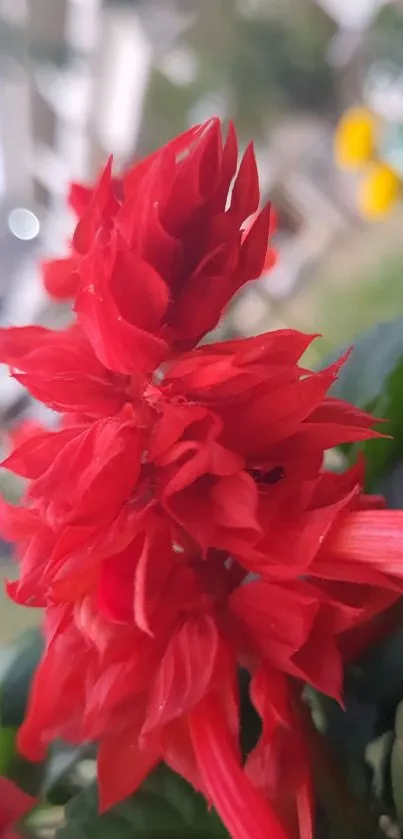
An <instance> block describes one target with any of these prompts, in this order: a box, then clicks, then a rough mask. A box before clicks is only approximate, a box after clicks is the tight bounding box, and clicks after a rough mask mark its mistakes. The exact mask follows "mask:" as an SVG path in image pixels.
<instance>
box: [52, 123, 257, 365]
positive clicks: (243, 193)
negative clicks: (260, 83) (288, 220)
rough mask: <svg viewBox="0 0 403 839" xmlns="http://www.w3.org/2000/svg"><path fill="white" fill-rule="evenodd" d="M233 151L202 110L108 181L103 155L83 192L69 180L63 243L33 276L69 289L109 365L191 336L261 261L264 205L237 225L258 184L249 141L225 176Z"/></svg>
mask: <svg viewBox="0 0 403 839" xmlns="http://www.w3.org/2000/svg"><path fill="white" fill-rule="evenodd" d="M237 157H238V154H237V141H236V136H235V132H234V129H233V127H232V125H231V126H230V128H229V132H228V136H227V139H226V141H225V143H224V142H223V140H222V137H221V128H220V124H219V121H218V120H212V121H210V122H209V123H207V124H205V125H203V126H198V127H196V128H194V129H192V130H191V131H188V132H186V134H184V135H182V136H181V137H179V138H178V139H177V140H175V141H173V142H171V143H169V144H168V145H167V146H166V147H164V148H163V149H161V150H160V151H158V152H156V153H154V154H153V155H151V156H150V157H149V158H147V159H146V160H144V161H142V162H140V163H138V164H136V165H135V166H134V167H133V169H131V170H129V171H128V172H127V173H126V174H125V175H124V176H122V177H121V178H120V179H119V180H116V179H113V178H112V175H111V162H109V164H108V166H107V167H106V169H105V171H104V173H103V175H102V177H101V179H100V181H99V183H98V185H97V187H96V188H95V190H94V191H93V193H92V194H91V193H90V192H89V191H88V190H84V191H83V189H81V190H78V188H77V187H75V189H74V191H73V193H72V194H71V198H70V200H71V202H72V203H73V205H74V207H75V208H76V209H77V210H78V211H79V212H80V219H79V222H78V225H77V228H76V231H75V233H74V236H73V240H72V252H71V255H70V257H68V258H67V259H62V260H53V261H51V262H47V263H45V265H44V282H45V285H46V287H47V289H48V291H49V293H50V294H52V295H53V296H55V297H59V298H64V297H70V296H73V295H76V311H77V313H78V316H79V320H80V322H81V323H82V325H83V328H84V330H85V331H86V333H87V335H88V338H89V340H90V342H91V344H92V346H93V347H94V350H95V351H96V352H97V354H98V355H99V356H100V357H101V356H102V359H103V361H104V362H105V363H106V364H107V365H109V366H112V367H113V369H119V371H120V372H122V373H132V372H134V371H136V370H142V369H145V370H147V371H149V370H151V369H153V367H154V366H155V365H156V364H158V363H159V362H160V361H161V360H162V359H163V358H164V357H166V356H167V353H168V354H169V352H170V351H172V350H173V351H177V350H178V349H179V348H182V347H191V346H193V345H194V344H196V343H197V342H198V341H199V340H200V338H202V337H203V335H205V334H206V332H208V331H209V330H210V329H212V328H213V327H214V326H215V325H216V324H217V322H218V319H219V317H220V315H221V312H222V310H223V308H224V307H225V306H226V304H227V303H228V301H229V299H230V298H231V297H232V296H233V294H234V293H235V292H236V291H237V290H238V289H239V288H241V286H243V285H244V284H245V283H246V282H248V281H249V280H251V279H255V278H256V277H258V276H259V275H260V274H261V272H262V270H263V268H264V266H265V265H266V267H267V266H268V261H269V262H271V261H272V255H271V252H270V256H269V257H268V256H267V253H266V252H267V241H268V235H269V222H270V211H269V208H265V209H264V210H263V211H262V212H260V213H257V214H256V215H255V218H254V221H253V224H251V225H249V228H248V231H247V233H246V234H245V233H243V232H242V227H243V224H244V222H245V220H246V219H248V218H249V217H250V216H251V214H252V213H255V211H256V209H257V206H258V203H259V188H258V179H257V171H256V163H255V158H254V154H253V149H252V146H249V147H248V148H247V150H246V152H245V154H244V156H243V158H242V160H241V163H240V167H239V171H238V173H237V174H236V171H237V162H238V161H237ZM234 178H235V180H234ZM233 180H234V183H233V187H232V182H233ZM229 196H230V197H229Z"/></svg>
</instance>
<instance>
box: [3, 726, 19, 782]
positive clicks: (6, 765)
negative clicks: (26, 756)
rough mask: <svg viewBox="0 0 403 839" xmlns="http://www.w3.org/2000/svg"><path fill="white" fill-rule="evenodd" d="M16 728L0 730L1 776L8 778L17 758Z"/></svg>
mask: <svg viewBox="0 0 403 839" xmlns="http://www.w3.org/2000/svg"><path fill="white" fill-rule="evenodd" d="M15 736H16V731H15V728H0V775H4V776H5V777H7V776H8V774H9V770H10V767H11V766H12V763H13V761H14V758H15V754H16V750H15Z"/></svg>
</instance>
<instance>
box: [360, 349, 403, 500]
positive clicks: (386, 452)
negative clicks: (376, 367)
mask: <svg viewBox="0 0 403 839" xmlns="http://www.w3.org/2000/svg"><path fill="white" fill-rule="evenodd" d="M372 412H373V413H374V415H375V416H377V417H382V418H384V419H386V420H387V423H386V424H382V426H379V430H381V431H384V432H386V433H387V434H388V435H390V436H391V438H392V439H381V440H376V441H370V442H367V443H365V444H364V447H363V449H364V453H365V461H366V481H367V486H368V487H369V488H371V489H373V488H374V487H375V486H376V482H377V481H379V480H380V479H381V478H383V477H384V476H385V475H387V474H388V473H389V472H390V471H391V470H392V469H393V467H394V466H395V465H396V463H397V462H398V461H400V460H402V459H403V360H400V361H399V362H398V364H397V365H396V367H395V369H394V370H393V371H392V372H391V373H390V374H389V376H388V377H387V378H386V379H385V380H384V382H383V389H382V392H381V393H380V395H379V397H378V399H377V400H376V402H375V404H374V405H373V407H372Z"/></svg>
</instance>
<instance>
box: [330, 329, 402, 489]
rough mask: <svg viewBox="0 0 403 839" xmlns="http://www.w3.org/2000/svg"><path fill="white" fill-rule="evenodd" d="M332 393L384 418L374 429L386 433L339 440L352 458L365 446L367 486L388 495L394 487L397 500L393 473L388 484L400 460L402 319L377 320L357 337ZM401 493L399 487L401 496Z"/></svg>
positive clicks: (395, 479) (375, 415) (363, 449)
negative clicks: (365, 439) (354, 440)
mask: <svg viewBox="0 0 403 839" xmlns="http://www.w3.org/2000/svg"><path fill="white" fill-rule="evenodd" d="M344 349H345V348H344ZM331 395H332V396H335V397H337V398H339V399H344V400H346V401H348V402H351V403H352V404H354V405H357V406H358V407H360V408H363V409H364V410H366V411H369V412H371V413H372V414H373V415H374V417H379V418H381V419H383V420H386V422H382V423H381V424H379V426H378V430H379V431H381V432H382V433H384V434H387V435H390V436H389V437H388V438H387V439H378V440H370V441H368V442H366V443H363V444H356V445H349V446H343V449H344V450H345V451H346V452H348V454H349V459H350V460H351V461H353V460H355V459H356V455H357V453H358V451H363V452H364V455H365V462H366V489H367V490H369V491H371V492H373V491H375V492H382V494H386V497H388V495H389V493H392V494H394V496H395V501H396V490H397V477H396V476H395V478H394V485H393V489H392V487H390V486H389V477H390V475H391V474H392V472H393V471H394V469H395V467H396V464H397V463H399V461H401V460H402V461H403V321H402V320H400V319H399V320H396V321H390V322H388V323H381V324H378V325H377V326H376V327H375V328H374V329H372V330H371V331H370V332H367V333H364V335H362V336H360V337H359V338H358V339H357V341H356V342H355V345H354V349H353V351H352V353H351V356H350V357H349V359H348V360H347V362H346V364H345V365H344V367H343V368H342V369H341V371H340V375H339V379H338V380H337V382H335V384H334V385H333V387H332V389H331ZM390 438H392V439H390ZM399 475H400V473H399ZM401 495H402V491H401V490H400V491H399V497H400V496H401ZM396 506H397V505H396Z"/></svg>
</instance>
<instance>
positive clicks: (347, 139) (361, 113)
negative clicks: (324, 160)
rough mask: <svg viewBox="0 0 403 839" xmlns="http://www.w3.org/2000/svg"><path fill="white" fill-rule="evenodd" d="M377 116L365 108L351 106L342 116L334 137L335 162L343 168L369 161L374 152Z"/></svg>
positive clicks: (357, 165) (353, 166)
mask: <svg viewBox="0 0 403 839" xmlns="http://www.w3.org/2000/svg"><path fill="white" fill-rule="evenodd" d="M376 134H377V118H376V117H375V116H374V114H372V113H371V111H369V110H368V109H367V108H351V109H350V110H348V111H346V113H345V114H344V115H343V116H342V118H341V120H340V122H339V125H338V126H337V129H336V132H335V138H334V150H335V157H336V162H337V164H338V165H339V166H341V167H343V168H349V169H351V168H355V167H359V166H362V165H363V164H365V163H369V161H370V160H372V158H373V157H374V154H375V145H376Z"/></svg>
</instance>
